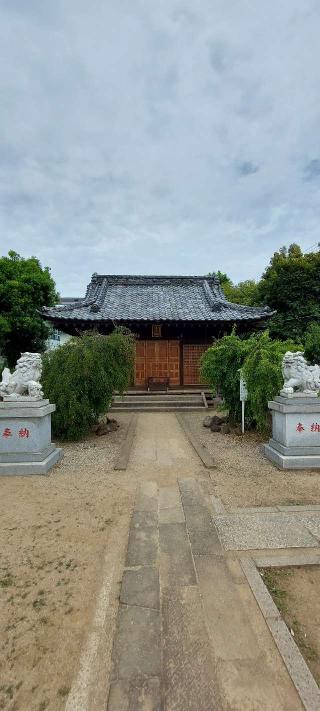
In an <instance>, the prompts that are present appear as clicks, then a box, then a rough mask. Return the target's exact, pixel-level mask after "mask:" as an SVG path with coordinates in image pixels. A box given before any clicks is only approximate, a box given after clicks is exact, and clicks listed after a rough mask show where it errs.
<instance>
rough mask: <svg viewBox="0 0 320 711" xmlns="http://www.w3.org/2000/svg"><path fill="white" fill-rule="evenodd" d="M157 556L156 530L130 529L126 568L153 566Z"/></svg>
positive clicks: (150, 528) (152, 528) (153, 527)
mask: <svg viewBox="0 0 320 711" xmlns="http://www.w3.org/2000/svg"><path fill="white" fill-rule="evenodd" d="M157 556H158V528H157V527H156V526H144V527H140V528H130V532H129V542H128V550H127V558H126V567H127V568H132V567H134V566H137V565H155V564H156V562H157Z"/></svg>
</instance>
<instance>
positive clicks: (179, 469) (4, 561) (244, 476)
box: [0, 413, 320, 711]
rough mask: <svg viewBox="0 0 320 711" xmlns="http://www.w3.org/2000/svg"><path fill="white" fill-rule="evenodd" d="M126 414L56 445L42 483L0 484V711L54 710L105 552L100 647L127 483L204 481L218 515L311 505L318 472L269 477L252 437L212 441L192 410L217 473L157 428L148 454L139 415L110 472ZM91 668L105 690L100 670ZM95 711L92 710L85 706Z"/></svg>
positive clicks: (71, 672) (83, 631) (152, 423)
mask: <svg viewBox="0 0 320 711" xmlns="http://www.w3.org/2000/svg"><path fill="white" fill-rule="evenodd" d="M129 417H130V415H129V414H119V415H117V419H118V421H119V422H120V424H121V427H120V429H119V430H118V431H117V432H113V433H110V434H109V435H106V436H104V437H101V438H99V437H96V436H92V437H90V438H89V439H88V440H86V441H84V442H80V443H77V444H69V445H63V446H64V453H65V456H64V459H63V461H62V463H61V464H59V465H58V466H57V467H56V468H55V469H54V470H53V471H52V473H51V474H50V476H48V477H41V476H34V477H1V478H0V535H1V548H0V709H5V711H26V709H28V710H29V709H30V711H45V710H46V709H50V711H62V709H64V708H65V704H66V701H67V700H68V696H69V691H70V688H71V685H72V684H73V681H74V678H75V675H76V674H77V672H78V668H79V657H80V653H81V650H82V648H83V645H84V644H85V642H86V639H87V635H88V631H89V629H90V623H91V621H92V616H93V612H94V609H95V603H96V599H97V594H98V593H99V590H100V584H101V579H102V568H103V566H104V565H105V555H106V551H107V552H108V555H109V557H110V566H111V567H113V569H114V571H115V577H114V582H113V583H112V589H111V590H110V600H111V601H112V604H111V603H110V611H109V612H110V615H109V620H108V625H109V627H108V635H109V637H108V640H109V643H110V644H112V618H113V617H114V616H115V614H116V604H117V599H118V595H119V583H120V580H121V570H122V568H121V566H122V565H123V560H124V555H125V548H126V543H127V536H128V528H129V520H130V515H131V511H132V508H133V503H134V496H135V490H136V484H137V482H138V481H143V480H154V481H158V483H159V484H161V485H170V484H171V483H172V482H174V481H176V478H177V476H178V475H179V476H182V475H184V476H190V475H193V476H195V477H197V476H200V477H202V478H207V479H208V481H210V479H211V482H212V483H213V485H214V490H215V493H216V495H217V496H219V497H221V499H222V500H223V502H224V503H225V504H226V505H227V506H229V505H230V506H250V505H271V504H275V503H278V504H280V503H281V504H286V503H320V487H319V481H320V472H314V473H310V472H287V473H285V474H284V473H281V472H279V471H278V470H277V469H275V468H274V467H273V466H272V465H271V464H270V463H269V462H267V460H265V459H264V457H263V455H262V452H261V444H260V443H259V442H257V441H256V440H255V439H254V438H253V437H252V436H249V435H246V436H245V437H244V438H243V439H242V438H240V437H235V436H231V435H221V434H212V433H211V432H208V431H207V430H206V429H205V428H204V427H203V426H202V421H203V417H204V415H203V414H198V413H194V414H192V415H189V416H188V419H189V421H190V424H192V426H193V428H194V430H195V432H197V434H198V436H199V437H200V439H201V441H202V442H203V444H205V445H206V446H207V447H208V449H210V451H211V452H212V454H213V456H214V458H215V460H216V463H217V469H215V470H212V471H209V470H204V468H203V465H202V463H201V462H200V460H199V459H198V458H197V456H196V454H195V453H194V451H193V450H192V448H191V446H190V445H189V444H188V443H187V442H185V441H184V439H183V438H182V439H181V438H180V439H179V437H178V438H177V435H176V434H174V432H176V430H175V428H173V430H174V431H173V432H171V428H172V424H170V422H171V421H169V420H168V423H167V429H166V428H165V427H164V428H163V425H161V433H160V434H161V437H160V444H159V445H157V447H156V450H155V448H154V447H155V445H154V443H153V442H152V433H154V427H157V426H158V427H159V425H157V422H156V420H153V419H152V417H153V415H149V416H148V418H146V417H144V418H143V423H144V424H143V425H142V424H141V423H142V420H141V418H140V419H139V421H138V422H139V424H138V428H137V435H136V440H135V442H134V446H133V451H132V457H131V464H130V468H129V469H128V470H127V472H115V471H114V470H113V464H114V460H115V458H116V456H117V454H118V453H119V451H120V448H121V443H122V441H123V438H124V436H125V433H126V428H127V424H128V420H129ZM170 417H172V415H170ZM149 418H150V419H149ZM158 439H159V438H158ZM172 453H174V457H172ZM118 572H119V575H118V577H117V574H118ZM112 605H114V608H112ZM316 605H318V608H319V600H318V602H317V601H316V600H314V609H316ZM318 608H317V609H318ZM314 614H315V613H314ZM316 614H318V612H317V613H316ZM106 663H107V662H106ZM102 669H103V675H102V676H103V679H104V680H105V681H104V683H105V684H107V673H106V671H107V668H106V665H105V664H104V661H103V664H102ZM101 683H102V682H101ZM102 691H103V690H102ZM101 698H103V693H102V695H101ZM102 707H103V706H102V705H99V703H98V702H97V705H96V706H94V705H91V706H90V708H92V709H95V708H102Z"/></svg>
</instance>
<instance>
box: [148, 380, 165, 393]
mask: <svg viewBox="0 0 320 711" xmlns="http://www.w3.org/2000/svg"><path fill="white" fill-rule="evenodd" d="M147 383H148V390H165V391H167V390H168V387H169V385H170V378H157V377H151V378H148V380H147Z"/></svg>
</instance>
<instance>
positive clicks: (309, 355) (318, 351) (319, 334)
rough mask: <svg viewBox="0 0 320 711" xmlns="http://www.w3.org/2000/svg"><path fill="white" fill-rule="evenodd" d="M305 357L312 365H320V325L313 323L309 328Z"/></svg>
mask: <svg viewBox="0 0 320 711" xmlns="http://www.w3.org/2000/svg"><path fill="white" fill-rule="evenodd" d="M304 355H305V357H306V359H307V361H309V363H310V364H311V365H315V364H317V365H320V323H311V324H310V326H309V327H308V330H307V332H306V339H305V346H304Z"/></svg>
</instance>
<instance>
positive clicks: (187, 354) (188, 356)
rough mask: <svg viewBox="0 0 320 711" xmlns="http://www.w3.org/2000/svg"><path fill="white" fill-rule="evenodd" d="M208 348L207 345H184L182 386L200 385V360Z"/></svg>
mask: <svg viewBox="0 0 320 711" xmlns="http://www.w3.org/2000/svg"><path fill="white" fill-rule="evenodd" d="M208 348H209V346H208V344H207V345H205V344H202V343H193V344H191V343H190V344H189V343H184V345H183V383H184V385H201V380H200V373H199V367H200V358H201V356H202V354H203V353H204V352H205V351H206V350H207V349H208Z"/></svg>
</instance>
